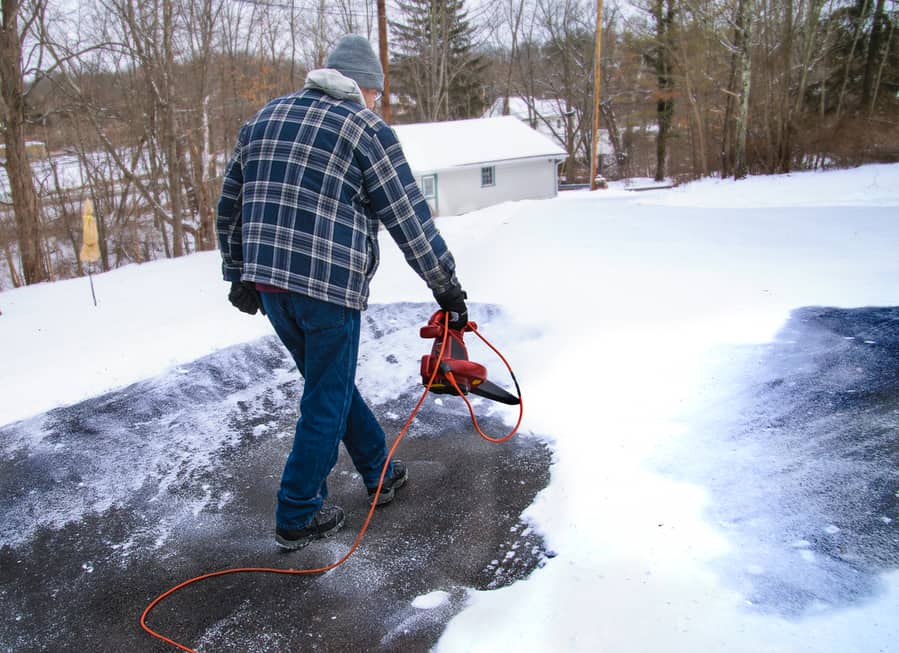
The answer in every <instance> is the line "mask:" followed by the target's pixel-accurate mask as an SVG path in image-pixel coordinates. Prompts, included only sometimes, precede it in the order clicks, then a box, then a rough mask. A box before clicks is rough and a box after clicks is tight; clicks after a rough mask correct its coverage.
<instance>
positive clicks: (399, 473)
mask: <svg viewBox="0 0 899 653" xmlns="http://www.w3.org/2000/svg"><path fill="white" fill-rule="evenodd" d="M325 65H326V68H324V69H320V70H314V71H312V72H310V73H309V75H308V76H307V79H306V84H305V87H304V88H303V90H302V91H300V92H297V93H293V94H291V95H287V96H285V97H281V98H277V99H275V100H272V101H271V102H269V103H268V104H267V105H266V106H264V107H263V108H262V109H261V110H260V111H259V113H257V114H256V115H255V116H254V117H253V118H252V119H251V120H250V121H249V122H247V123H246V124H245V125H243V127H242V128H241V130H240V134H239V136H238V139H237V146H236V147H235V149H234V153H233V156H232V158H231V161H230V162H229V163H228V167H227V170H226V172H225V181H224V184H223V187H222V194H221V198H220V199H219V203H218V215H217V218H216V232H217V235H218V241H219V248H220V250H221V254H222V270H223V274H224V278H225V280H226V281H230V282H232V283H231V292H230V294H229V299H230V301H231V302H232V303H233V304H234V305H235V306H236V307H237V308H239V309H240V310H241V311H244V312H246V313H250V314H255V313H256V311H257V310H262V312H263V313H264V314H266V315H267V316H268V319H269V321H270V322H271V324H272V326H273V327H274V329H275V332H276V333H277V334H278V336H279V337H280V339H281V341H282V342H283V343H284V345H285V346H286V347H287V349H288V350H289V351H290V353H291V355H292V356H293V359H294V360H295V361H296V364H297V368H298V369H299V371H300V373H301V374H302V375H303V378H304V380H305V385H304V389H303V396H302V398H301V400H300V417H299V420H298V421H297V426H296V433H295V436H294V442H293V448H292V450H291V452H290V454H289V456H288V458H287V462H286V464H285V466H284V473H283V475H282V477H281V487H280V489H279V491H278V506H277V510H276V514H275V521H276V529H275V541H276V542H277V544H278V545H279V546H281V547H283V548H286V549H298V548H300V547H303V546H305V545H306V544H308V543H309V542H311V541H312V540H315V539H318V538H322V537H326V536H328V535H330V534H332V533H333V532H335V531H336V530H337V529H339V528H340V527H341V526H342V525H343V520H344V513H343V510H341V509H340V508H339V507H338V506H323V503H324V500H325V499H326V498H327V496H328V488H327V481H326V479H327V476H328V474H329V473H330V471H331V469H332V468H333V467H334V464H335V463H336V462H337V453H338V447H339V444H340V442H341V440H342V441H343V443H344V445H345V446H346V449H347V451H348V452H349V454H350V458H351V459H352V461H353V464H354V465H355V467H356V469H357V470H358V471H359V474H360V475H361V476H362V480H363V482H364V483H365V486H366V488H367V489H368V494H369V496H373V495H374V493H375V491H376V489H377V485H378V481H379V478H380V476H381V471H382V469H383V466H384V463H385V461H386V460H387V446H386V442H385V436H384V431H383V430H382V429H381V427H380V425H379V424H378V422H377V420H376V419H375V417H374V415H373V414H372V412H371V410H370V409H369V407H368V406H367V405H366V403H365V401H364V400H363V399H362V397H361V396H360V395H359V391H358V390H357V389H356V385H355V370H356V360H357V354H358V349H359V332H360V312H361V311H362V310H364V309H365V308H366V305H367V301H368V294H369V282H370V281H371V278H372V276H373V275H374V273H375V270H376V269H377V267H378V257H379V255H378V239H377V234H378V228H379V225H381V224H383V225H384V226H385V227H386V228H387V230H388V231H389V233H390V235H391V236H392V237H393V239H394V240H395V241H396V243H397V244H398V245H399V247H400V248H401V249H402V251H403V254H404V255H405V257H406V261H407V262H408V263H409V265H410V266H411V267H412V268H413V269H414V270H415V271H416V272H417V273H418V275H419V276H420V277H421V278H422V279H423V280H424V281H425V283H427V285H428V287H429V288H430V289H431V290H432V291H433V293H434V297H435V299H436V300H437V303H438V304H439V305H440V307H441V308H442V309H443V310H445V311H447V312H448V313H449V314H450V319H451V326H454V327H456V328H460V327H461V326H463V325H464V324H466V323H467V321H468V311H467V307H466V305H465V293H464V292H463V291H462V288H461V286H460V284H459V281H458V280H457V278H456V275H455V261H454V260H453V256H452V254H451V253H450V251H449V250H448V249H447V246H446V243H445V242H444V240H443V238H442V237H441V236H440V233H439V232H438V231H437V228H436V227H435V226H434V222H433V219H432V217H431V214H430V211H429V209H428V206H427V203H426V202H425V200H424V198H423V197H422V195H421V193H420V191H419V190H418V187H417V185H416V183H415V179H414V178H413V177H412V173H411V171H410V169H409V166H408V164H407V163H406V160H405V157H404V155H403V151H402V149H401V147H400V145H399V143H398V142H397V139H396V135H395V134H394V132H393V130H392V129H391V128H390V127H388V126H387V125H386V124H385V123H384V121H383V120H381V118H380V117H379V116H378V115H377V114H376V113H374V111H372V109H373V108H374V106H375V103H376V102H377V100H378V99H379V98H380V95H381V91H383V89H384V74H383V72H382V69H381V64H380V62H379V61H378V58H377V57H376V56H375V53H374V51H373V50H372V47H371V45H370V44H369V42H368V41H367V40H366V39H365V38H363V37H361V36H356V35H349V36H346V37H344V38H343V39H341V40H340V42H339V43H338V44H337V46H336V47H335V48H334V50H333V52H331V54H330V55H329V57H328V59H327V61H326V63H325ZM406 478H407V470H406V465H405V464H404V463H402V462H401V461H400V460H396V459H394V460H393V461H392V463H391V465H390V468H389V469H388V470H387V472H386V474H385V477H384V483H383V487H382V489H381V494H380V497H379V500H378V504H379V505H382V504H385V503H388V502H390V501H391V500H392V499H393V498H394V494H395V492H396V490H397V489H398V488H400V487H401V486H402V485H403V484H404V483H405V482H406Z"/></svg>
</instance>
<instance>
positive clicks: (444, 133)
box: [394, 116, 566, 173]
mask: <svg viewBox="0 0 899 653" xmlns="http://www.w3.org/2000/svg"><path fill="white" fill-rule="evenodd" d="M394 129H395V130H396V134H397V137H398V138H399V140H400V143H401V144H402V146H403V152H404V153H405V155H406V159H407V160H408V161H409V167H411V168H412V169H413V170H414V171H416V172H418V173H422V172H432V171H435V172H436V171H437V170H445V169H446V168H456V167H462V166H470V165H477V164H483V163H498V162H500V161H509V160H515V159H530V158H538V157H553V158H564V157H565V156H566V154H565V150H564V149H562V148H561V147H560V146H559V145H558V144H557V143H555V142H554V141H552V140H551V139H549V138H547V137H546V136H544V135H543V134H541V133H539V132H537V131H535V130H533V129H531V128H530V127H528V126H527V125H526V124H524V123H523V122H521V121H520V120H519V119H518V118H514V117H512V116H502V117H499V118H475V119H472V120H453V121H450V122H427V123H418V124H413V125H396V126H395V127H394Z"/></svg>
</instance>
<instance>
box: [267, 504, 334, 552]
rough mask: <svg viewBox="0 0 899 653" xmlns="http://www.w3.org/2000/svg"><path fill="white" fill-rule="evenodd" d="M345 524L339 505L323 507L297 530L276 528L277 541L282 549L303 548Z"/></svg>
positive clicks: (331, 533)
mask: <svg viewBox="0 0 899 653" xmlns="http://www.w3.org/2000/svg"><path fill="white" fill-rule="evenodd" d="M341 526H343V510H342V509H341V508H340V507H339V506H328V507H322V509H321V510H319V511H318V512H317V513H315V517H313V518H312V521H311V522H309V523H308V524H306V525H305V526H303V528H298V529H296V530H293V529H289V528H281V527H280V526H279V527H278V528H277V529H276V530H275V542H277V544H278V546H280V547H281V548H282V549H290V550H295V549H302V548H303V547H304V546H306V545H307V544H309V543H310V542H311V541H312V540H320V539H322V538H323V537H328V536H330V535H333V534H334V533H336V532H337V531H339V530H340V527H341Z"/></svg>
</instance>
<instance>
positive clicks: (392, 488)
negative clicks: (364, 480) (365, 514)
mask: <svg viewBox="0 0 899 653" xmlns="http://www.w3.org/2000/svg"><path fill="white" fill-rule="evenodd" d="M407 478H409V474H408V472H407V471H406V463H404V462H403V461H402V460H399V459H398V458H394V459H393V473H392V474H391V475H390V476H388V477H387V478H385V479H384V483H383V485H382V486H381V494H379V495H378V503H377V505H379V506H383V505H385V504H388V503H390V502H391V501H393V495H394V494H395V493H396V490H397V489H398V488H401V487H403V485H404V484H405V483H406V479H407ZM377 491H378V488H376V487H370V488H368V496H369V499H370V498H371V497H373V496H374V495H375V492H377Z"/></svg>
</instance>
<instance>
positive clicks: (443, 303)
mask: <svg viewBox="0 0 899 653" xmlns="http://www.w3.org/2000/svg"><path fill="white" fill-rule="evenodd" d="M467 297H468V294H467V293H466V292H465V291H464V290H462V288H461V287H460V286H450V289H449V290H445V291H444V292H442V293H440V294H439V295H438V294H437V293H435V294H434V299H436V300H437V303H438V304H440V308H442V309H443V310H444V311H446V312H447V313H448V314H449V328H450V329H456V330H459V329H463V328H465V325H466V324H468V307H467V306H466V305H465V300H466V298H467Z"/></svg>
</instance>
